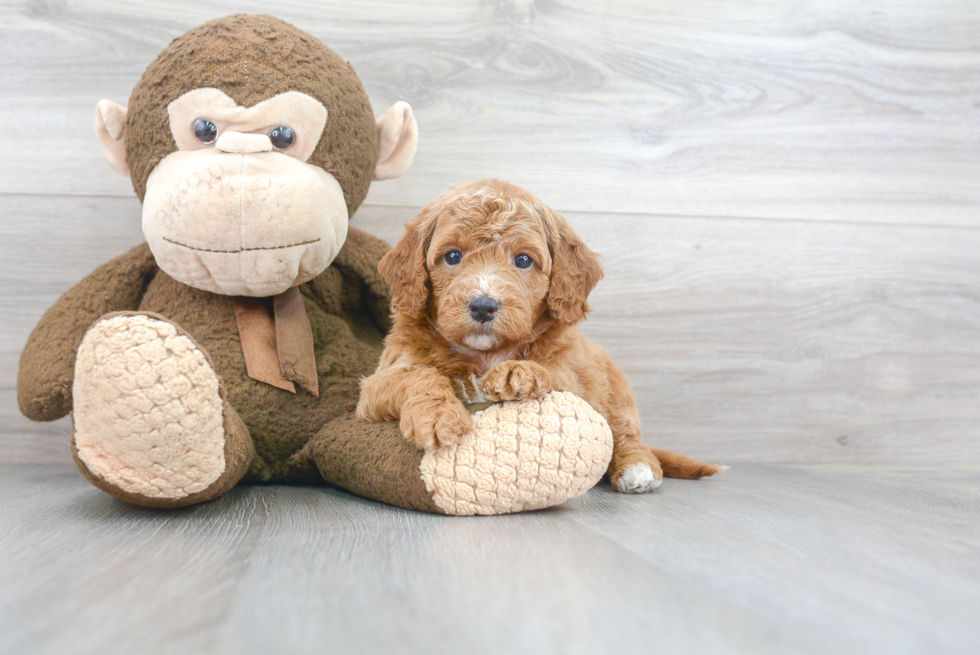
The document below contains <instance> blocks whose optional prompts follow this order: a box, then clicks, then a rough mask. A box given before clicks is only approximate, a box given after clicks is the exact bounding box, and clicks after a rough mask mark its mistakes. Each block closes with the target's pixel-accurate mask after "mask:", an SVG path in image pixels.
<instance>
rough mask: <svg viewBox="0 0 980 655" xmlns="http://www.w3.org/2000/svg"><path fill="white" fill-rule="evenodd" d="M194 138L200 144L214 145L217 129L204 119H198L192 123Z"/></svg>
mask: <svg viewBox="0 0 980 655" xmlns="http://www.w3.org/2000/svg"><path fill="white" fill-rule="evenodd" d="M194 136H196V137H197V140H198V141H200V142H201V143H214V140H215V139H217V138H218V127H217V126H216V125H215V124H214V123H212V122H211V121H209V120H208V119H206V118H198V119H196V120H195V121H194Z"/></svg>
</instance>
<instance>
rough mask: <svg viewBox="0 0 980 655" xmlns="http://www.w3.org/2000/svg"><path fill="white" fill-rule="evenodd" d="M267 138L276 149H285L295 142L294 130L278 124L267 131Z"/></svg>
mask: <svg viewBox="0 0 980 655" xmlns="http://www.w3.org/2000/svg"><path fill="white" fill-rule="evenodd" d="M269 140H270V141H272V147H273V148H275V149H276V150H285V149H286V148H288V147H289V146H291V145H293V144H294V143H295V142H296V132H294V131H293V128H291V127H286V126H285V125H280V126H279V127H277V128H275V129H273V130H272V131H271V132H269Z"/></svg>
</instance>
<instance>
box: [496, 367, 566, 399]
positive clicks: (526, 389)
mask: <svg viewBox="0 0 980 655" xmlns="http://www.w3.org/2000/svg"><path fill="white" fill-rule="evenodd" d="M554 390H555V380H554V377H553V376H552V375H551V373H550V372H549V371H548V369H546V368H545V367H544V366H541V364H538V363H537V362H532V361H527V360H521V361H517V360H507V361H505V362H500V363H499V364H497V365H496V366H494V367H493V368H492V369H490V371H489V372H487V374H486V375H485V376H483V395H485V396H486V397H487V399H489V400H492V401H494V402H496V401H498V400H527V399H533V398H540V397H541V396H543V395H545V394H547V393H550V392H552V391H554Z"/></svg>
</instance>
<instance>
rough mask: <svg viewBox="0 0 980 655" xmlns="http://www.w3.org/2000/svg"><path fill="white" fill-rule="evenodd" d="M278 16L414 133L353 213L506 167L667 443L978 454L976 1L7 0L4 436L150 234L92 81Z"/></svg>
mask: <svg viewBox="0 0 980 655" xmlns="http://www.w3.org/2000/svg"><path fill="white" fill-rule="evenodd" d="M243 10H244V11H255V12H262V11H274V12H275V13H276V15H278V16H280V17H282V18H284V19H286V20H289V21H290V22H293V23H294V24H296V25H297V26H299V27H301V28H303V29H305V30H307V31H309V32H311V33H313V34H314V35H316V36H317V37H319V38H321V39H323V40H324V41H325V42H326V43H327V44H328V45H330V46H331V47H333V48H334V49H335V50H337V51H338V52H339V53H341V54H342V55H343V56H345V57H346V58H348V59H349V60H350V61H351V62H352V63H353V65H354V67H355V69H356V70H357V71H358V73H359V74H360V75H361V77H362V79H363V80H364V83H365V86H366V88H367V90H368V92H369V94H370V96H371V99H372V102H373V104H374V107H375V110H376V112H378V113H381V112H382V111H384V109H385V108H386V107H387V106H389V105H390V104H391V103H392V102H394V101H396V100H400V99H401V100H407V101H409V102H410V103H412V106H413V107H414V109H415V112H416V115H417V117H418V121H419V125H420V129H421V140H420V150H419V153H418V156H417V157H416V160H415V163H414V166H413V168H412V170H411V171H410V172H409V174H407V175H406V176H405V177H403V178H402V179H400V180H395V181H390V182H384V183H378V184H375V186H374V187H373V188H372V191H371V193H370V195H369V197H368V200H367V203H366V204H365V206H364V207H363V208H362V209H361V210H360V211H359V212H358V215H357V216H356V217H355V219H354V225H356V226H359V227H362V228H364V229H368V230H369V231H372V232H374V233H375V234H378V235H379V236H383V237H385V238H388V239H389V240H395V239H397V238H398V236H399V235H400V232H401V225H402V223H403V222H404V221H405V220H407V219H408V218H410V217H411V216H412V215H413V214H414V212H415V211H416V210H417V209H418V208H419V207H420V206H421V205H423V204H425V203H426V202H428V201H429V200H431V199H432V198H434V197H436V196H438V195H439V194H441V193H442V192H444V191H445V190H446V189H447V188H448V186H449V185H450V184H451V183H456V182H464V181H469V180H473V179H478V178H481V177H490V176H496V177H501V178H507V179H510V180H512V181H514V182H517V183H518V184H521V185H523V186H526V187H527V188H528V189H529V190H531V191H532V192H533V193H535V194H537V195H538V196H539V197H541V198H542V199H543V200H545V201H546V202H548V203H549V204H550V205H552V206H553V207H555V208H556V209H558V210H559V211H561V212H563V213H564V214H565V215H566V216H567V217H568V218H569V220H570V221H571V222H572V223H573V225H574V226H575V227H576V229H577V230H578V231H579V232H580V234H581V235H582V236H583V237H584V238H585V239H586V240H587V241H588V242H589V243H590V244H591V245H592V246H593V247H594V248H595V249H596V250H598V251H599V252H600V253H601V254H602V255H603V256H604V259H605V267H606V271H607V276H606V279H605V280H604V281H603V282H602V284H601V285H600V286H599V288H598V289H597V291H596V292H595V294H594V296H593V303H592V304H593V306H594V309H595V311H594V313H593V315H592V316H591V317H590V319H589V320H588V322H587V324H586V326H587V331H588V333H589V334H590V335H591V336H592V337H593V338H595V339H596V340H598V341H600V342H601V343H603V344H605V345H606V346H607V347H608V349H609V350H610V352H611V353H612V354H613V356H614V358H616V359H617V361H619V363H620V364H621V365H622V367H623V368H624V369H625V370H626V371H627V373H628V374H629V376H630V378H631V379H632V381H633V384H634V387H635V390H636V392H637V395H638V397H639V402H640V405H641V409H642V412H643V419H644V425H645V428H646V435H647V437H646V438H647V439H648V440H649V441H650V442H651V443H656V444H660V445H663V446H666V447H672V448H677V449H681V450H684V451H687V452H689V453H691V454H694V455H700V456H704V457H710V458H714V459H718V460H721V461H725V462H728V463H736V462H746V461H763V462H854V463H876V462H880V463H892V464H895V463H898V464H909V465H916V464H923V465H943V464H954V463H955V464H963V463H968V464H980V439H978V436H980V3H975V2H969V1H967V0H962V1H957V0H907V1H904V2H861V3H858V2H853V1H847V0H826V1H824V2H819V3H807V2H767V1H751V2H738V3H733V2H726V1H724V0H716V1H700V0H664V1H658V2H651V1H650V0H633V1H616V2H605V3H599V2H587V1H584V0H582V1H571V0H555V1H550V2H530V1H511V2H508V1H499V2H457V1H449V0H444V1H442V2H411V3H408V2H397V1H396V0H369V1H365V2H356V3H354V2H321V1H317V0H295V1H289V2H280V3H275V6H274V7H272V6H271V5H269V3H261V2H254V1H252V0H247V1H243V2H223V1H219V2H209V3H195V2H188V1H185V0H179V1H175V2H171V1H167V2H163V1H153V2H132V1H128V2H122V1H120V2H110V1H106V0H100V1H94V2H66V1H65V0H35V1H33V2H18V3H4V4H3V6H2V7H0V133H2V134H3V135H4V137H5V145H4V147H3V148H0V317H2V319H0V459H4V460H7V461H65V460H66V459H67V458H68V453H67V445H66V444H67V434H68V430H69V427H68V423H67V421H59V422H56V423H54V424H49V425H38V424H32V423H30V422H28V421H27V420H26V419H24V418H23V417H21V416H20V415H19V413H18V412H17V407H16V398H15V395H16V394H15V381H16V369H17V360H18V357H19V353H20V349H21V347H22V346H23V343H24V341H25V339H26V338H27V335H28V333H29V331H30V329H31V327H32V326H33V324H34V322H35V321H36V320H37V319H38V318H39V316H40V315H41V313H42V312H43V311H44V309H45V308H46V307H47V306H48V305H50V303H51V302H53V301H54V299H55V298H57V296H58V295H59V294H60V293H62V292H63V291H64V290H66V289H67V288H68V287H69V286H70V285H71V284H73V283H74V282H75V281H77V280H78V279H80V278H81V277H82V276H83V275H85V274H86V273H87V272H88V271H90V270H91V269H92V268H93V267H95V266H96V265H98V264H99V263H101V262H103V261H105V260H106V259H108V258H110V257H112V256H114V255H116V254H118V253H120V252H122V251H123V250H124V249H125V248H127V247H129V246H130V245H134V244H136V243H138V242H139V241H140V240H141V238H142V237H141V233H140V228H139V205H138V203H137V202H136V200H135V199H134V198H133V194H132V189H131V187H130V185H129V183H128V181H127V180H125V179H124V178H122V177H121V176H119V175H117V174H116V173H114V172H113V171H112V170H110V169H109V168H108V167H107V166H106V165H105V164H104V162H103V160H102V155H101V152H100V148H99V146H98V144H97V142H96V140H95V138H94V136H93V134H92V119H93V111H94V106H95V103H96V102H97V101H98V100H99V99H100V98H103V97H105V98H110V99H113V100H115V101H117V102H121V103H125V102H126V101H127V98H128V96H129V92H130V91H131V89H132V87H133V85H134V84H135V82H136V80H137V79H138V78H139V75H140V73H141V72H142V70H143V69H144V68H145V67H146V65H147V64H148V63H149V62H150V61H151V60H152V59H153V58H154V57H155V56H156V54H157V53H158V52H159V51H160V50H161V49H162V48H163V47H165V46H166V44H167V43H168V42H169V41H170V40H171V39H172V38H174V37H175V36H177V35H179V34H181V33H182V32H184V31H185V30H187V29H189V28H191V27H193V26H195V25H197V24H199V23H201V22H203V21H205V20H208V19H210V18H213V17H217V16H221V15H224V14H227V13H233V12H235V11H243Z"/></svg>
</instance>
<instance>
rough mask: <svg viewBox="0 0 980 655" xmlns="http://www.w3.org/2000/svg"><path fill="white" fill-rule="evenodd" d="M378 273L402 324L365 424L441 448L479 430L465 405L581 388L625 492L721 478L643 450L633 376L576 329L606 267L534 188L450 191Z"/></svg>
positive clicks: (410, 228) (474, 186)
mask: <svg viewBox="0 0 980 655" xmlns="http://www.w3.org/2000/svg"><path fill="white" fill-rule="evenodd" d="M378 270H379V271H380V273H381V275H382V276H383V277H384V279H385V280H386V281H387V282H388V284H389V286H390V287H391V291H392V298H393V300H392V313H393V316H394V327H393V328H392V330H391V333H390V334H389V335H388V337H387V339H386V340H385V349H384V354H383V355H382V356H381V362H380V364H379V366H378V370H377V371H376V372H375V373H374V375H372V376H371V377H369V378H367V379H365V380H364V381H363V382H362V384H361V398H360V402H359V404H358V407H357V411H358V415H359V416H360V417H361V418H364V419H367V420H374V421H383V420H393V419H398V418H400V419H401V428H402V431H403V433H404V434H405V435H406V436H407V437H408V438H410V439H412V440H414V441H415V442H416V443H417V444H418V445H419V446H421V447H423V448H435V447H439V446H443V445H446V444H452V443H457V442H458V441H459V439H460V437H461V436H462V435H463V434H465V433H466V432H468V431H469V430H470V429H471V428H472V420H471V419H470V414H469V412H468V411H467V410H466V408H465V407H464V406H463V403H462V402H461V399H463V400H467V401H482V400H484V399H487V400H493V401H497V400H515V399H522V398H536V397H539V396H542V395H544V394H546V393H548V392H550V391H554V390H563V391H570V392H572V393H574V394H576V395H578V396H580V397H581V398H583V399H585V400H586V401H587V402H588V403H589V404H590V405H592V407H594V408H595V409H596V411H598V412H599V413H600V414H602V415H603V416H604V417H605V419H606V421H607V422H608V423H609V427H610V428H611V429H612V434H613V456H612V461H611V462H610V464H609V471H608V477H609V478H610V481H611V482H612V485H613V487H614V488H615V489H616V490H617V491H621V492H627V493H642V492H645V491H650V490H652V489H654V488H656V487H657V486H658V485H659V484H660V481H661V479H662V478H663V476H664V474H666V475H668V476H671V477H680V478H699V477H702V476H705V475H713V474H714V473H717V472H718V471H719V470H721V467H720V466H714V465H711V464H706V463H704V462H699V461H697V460H693V459H690V458H687V457H684V456H682V455H678V454H676V453H672V452H669V451H663V450H655V449H653V448H650V447H649V446H647V445H645V444H644V443H643V442H642V441H641V440H640V415H639V412H638V411H637V408H636V400H635V398H634V397H633V393H632V391H630V386H629V382H628V381H627V379H626V376H625V375H623V372H622V371H620V370H619V368H617V367H616V365H615V364H613V362H612V360H611V359H610V358H609V356H608V355H607V354H606V352H605V351H604V350H603V349H602V348H600V347H599V346H597V345H595V344H593V343H592V342H590V341H589V340H588V339H586V338H585V335H583V334H582V332H581V330H579V328H578V324H579V323H580V322H581V321H582V320H583V319H584V318H585V314H586V312H588V311H589V307H588V305H587V303H586V298H587V297H588V295H589V293H590V292H591V291H592V289H593V287H595V285H596V283H597V282H598V281H599V280H600V278H602V269H601V267H600V266H599V258H598V256H597V255H596V254H595V253H594V252H592V251H591V250H589V248H588V247H586V246H585V244H584V243H582V241H581V240H580V239H579V238H578V236H577V235H576V234H575V232H573V231H572V228H571V227H570V226H569V225H568V223H566V222H565V219H564V218H562V217H561V216H560V215H559V214H557V213H556V212H554V211H552V210H551V209H550V208H549V207H548V206H546V205H545V204H543V203H542V202H541V201H539V200H538V199H537V198H535V197H534V196H532V195H531V194H529V193H528V192H527V191H525V190H524V189H522V188H520V187H518V186H515V185H513V184H510V183H508V182H501V181H500V180H490V181H486V180H481V181H479V182H473V183H471V184H463V185H459V186H456V187H453V189H452V190H451V191H450V192H449V193H447V194H446V195H444V196H442V197H441V198H438V199H437V200H436V201H434V202H433V203H431V204H430V205H428V206H427V207H425V208H424V209H422V211H421V212H419V214H418V215H417V216H416V217H415V218H413V219H412V220H411V221H409V222H408V223H407V224H406V225H405V236H404V237H403V238H402V240H401V241H399V242H398V245H396V246H395V247H394V249H393V250H392V251H391V252H389V253H388V254H387V255H386V256H385V257H384V259H382V260H381V263H380V264H379V266H378Z"/></svg>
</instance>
